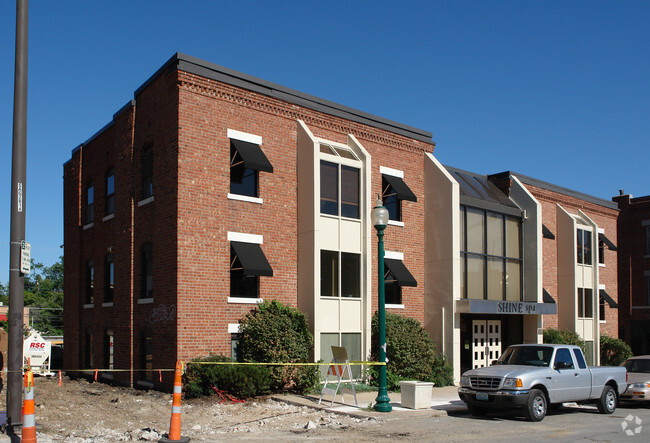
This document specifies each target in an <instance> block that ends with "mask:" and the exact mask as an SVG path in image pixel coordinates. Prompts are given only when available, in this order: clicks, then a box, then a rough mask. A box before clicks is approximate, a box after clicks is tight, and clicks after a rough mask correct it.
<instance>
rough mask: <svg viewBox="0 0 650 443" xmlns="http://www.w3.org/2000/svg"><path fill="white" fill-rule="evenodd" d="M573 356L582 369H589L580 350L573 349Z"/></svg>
mask: <svg viewBox="0 0 650 443" xmlns="http://www.w3.org/2000/svg"><path fill="white" fill-rule="evenodd" d="M573 355H574V356H575V358H576V361H577V362H578V367H579V368H580V369H586V368H587V362H585V358H584V357H583V355H582V352H581V351H580V349H576V348H573Z"/></svg>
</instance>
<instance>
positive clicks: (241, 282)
mask: <svg viewBox="0 0 650 443" xmlns="http://www.w3.org/2000/svg"><path fill="white" fill-rule="evenodd" d="M230 263H231V265H230V296H231V297H244V298H259V296H260V277H259V275H245V274H244V267H243V266H242V264H241V262H240V261H239V258H238V257H237V254H236V252H235V250H234V249H233V247H232V246H230Z"/></svg>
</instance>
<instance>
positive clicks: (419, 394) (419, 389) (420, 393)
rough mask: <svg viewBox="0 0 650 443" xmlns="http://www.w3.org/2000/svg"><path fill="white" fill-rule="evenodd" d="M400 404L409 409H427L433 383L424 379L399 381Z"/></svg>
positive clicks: (429, 405) (429, 404) (429, 403)
mask: <svg viewBox="0 0 650 443" xmlns="http://www.w3.org/2000/svg"><path fill="white" fill-rule="evenodd" d="M399 385H400V389H401V390H402V394H401V397H402V406H403V407H405V408H409V409H429V408H430V407H431V394H432V391H433V383H430V382H424V381H401V382H399Z"/></svg>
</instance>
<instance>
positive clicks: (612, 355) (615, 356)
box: [600, 335, 633, 366]
mask: <svg viewBox="0 0 650 443" xmlns="http://www.w3.org/2000/svg"><path fill="white" fill-rule="evenodd" d="M632 355H633V354H632V349H630V347H629V346H628V345H627V343H625V342H624V341H623V340H621V339H619V338H613V337H610V336H608V335H601V336H600V364H601V365H602V366H618V365H620V364H621V363H623V362H624V361H625V360H627V359H628V358H630V357H632Z"/></svg>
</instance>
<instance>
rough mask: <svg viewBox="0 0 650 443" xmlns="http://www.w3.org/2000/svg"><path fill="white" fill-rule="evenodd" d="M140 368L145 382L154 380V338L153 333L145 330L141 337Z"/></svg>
mask: <svg viewBox="0 0 650 443" xmlns="http://www.w3.org/2000/svg"><path fill="white" fill-rule="evenodd" d="M140 368H141V369H144V371H142V378H143V379H144V380H148V381H151V380H153V337H152V336H151V331H149V330H148V329H145V330H144V331H142V333H141V335H140Z"/></svg>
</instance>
